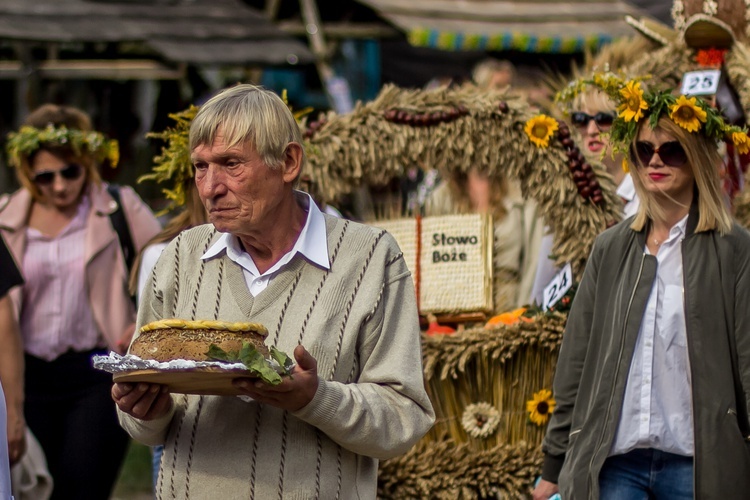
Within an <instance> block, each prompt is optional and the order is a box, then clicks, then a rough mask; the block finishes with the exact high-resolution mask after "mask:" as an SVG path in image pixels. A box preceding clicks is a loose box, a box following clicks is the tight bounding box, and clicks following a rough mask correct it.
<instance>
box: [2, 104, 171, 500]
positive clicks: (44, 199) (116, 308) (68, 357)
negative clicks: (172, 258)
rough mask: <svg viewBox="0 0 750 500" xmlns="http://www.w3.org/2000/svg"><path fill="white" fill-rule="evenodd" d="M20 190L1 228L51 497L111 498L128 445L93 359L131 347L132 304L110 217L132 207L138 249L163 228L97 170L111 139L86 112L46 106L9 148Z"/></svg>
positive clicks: (6, 202) (110, 155)
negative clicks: (17, 276)
mask: <svg viewBox="0 0 750 500" xmlns="http://www.w3.org/2000/svg"><path fill="white" fill-rule="evenodd" d="M8 152H9V157H10V161H11V163H12V164H13V165H14V166H15V170H16V174H17V177H18V180H19V182H20V183H21V185H22V188H21V189H20V190H18V191H17V192H15V193H13V194H12V195H9V196H8V195H7V196H5V197H3V198H2V199H1V200H0V233H2V236H3V237H4V238H5V240H6V241H7V243H8V247H9V248H10V250H11V253H12V254H13V256H14V258H15V260H16V262H18V265H19V267H20V268H21V270H22V273H23V275H24V279H25V284H24V286H23V287H19V288H17V289H16V290H13V291H12V292H11V298H12V299H13V304H14V307H15V312H16V314H17V317H18V319H19V324H20V327H21V334H22V336H23V342H24V350H25V360H24V361H25V365H26V369H25V403H24V413H25V417H26V421H27V423H28V426H29V427H30V428H31V430H32V432H33V433H34V434H35V435H36V437H37V438H38V440H39V442H40V444H41V445H42V448H43V449H44V452H45V455H46V457H47V463H48V466H49V470H50V472H51V474H52V477H53V480H54V492H53V497H52V498H59V499H71V498H91V499H107V498H109V495H110V492H111V489H112V485H113V484H114V482H115V480H116V476H117V472H118V470H119V466H120V463H121V461H122V458H123V456H124V453H125V449H126V447H127V443H128V439H127V436H126V434H125V433H124V431H122V430H121V428H120V426H119V424H118V422H117V417H116V414H115V408H114V405H112V401H111V399H110V396H109V392H110V387H111V383H112V380H111V376H110V375H109V374H107V373H105V372H99V371H98V370H95V369H94V368H93V367H92V365H91V356H92V355H94V354H102V353H106V352H108V351H109V350H119V351H122V350H123V348H122V347H121V346H122V345H124V346H127V345H128V341H129V338H130V336H131V335H132V332H133V328H134V323H135V308H134V306H133V303H132V301H131V298H130V296H129V294H128V291H127V274H128V271H127V265H126V260H125V257H124V256H123V251H122V247H121V244H120V242H119V239H118V233H117V232H116V230H115V229H114V227H113V225H112V222H111V219H110V214H112V213H113V212H116V211H117V210H119V209H120V208H121V209H122V210H123V212H124V215H125V219H126V220H127V223H128V224H127V225H128V228H129V231H130V235H131V240H132V243H133V247H134V250H135V251H139V250H140V249H141V247H142V246H143V245H145V243H146V242H147V241H148V240H149V239H151V238H152V237H153V236H154V235H155V234H156V233H158V232H159V229H160V227H159V223H158V222H157V220H156V218H155V217H154V216H153V214H152V213H151V211H150V210H149V208H148V207H147V206H146V205H145V204H144V203H143V201H142V200H141V199H140V198H139V197H138V195H137V194H135V192H134V191H133V190H132V189H130V188H128V187H122V188H120V189H119V198H120V203H119V204H118V202H117V201H115V199H114V198H113V197H112V195H111V194H110V192H109V191H108V190H107V186H106V184H104V183H103V182H102V181H101V179H100V177H99V173H98V170H97V168H98V163H99V162H100V161H103V160H105V159H108V160H109V161H111V162H116V161H117V149H116V143H114V141H109V140H107V139H105V138H104V136H102V134H100V133H98V132H94V131H92V128H91V121H90V119H89V117H88V116H87V115H86V114H85V113H84V112H82V111H80V110H78V109H75V108H71V107H65V106H56V105H51V104H47V105H44V106H42V107H40V108H38V109H37V110H35V111H34V112H33V113H31V115H30V116H29V117H28V118H27V120H26V122H25V125H24V126H23V127H21V129H20V130H19V131H18V132H17V133H14V134H11V135H10V137H9V141H8Z"/></svg>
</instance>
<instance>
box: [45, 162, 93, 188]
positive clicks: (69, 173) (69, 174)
mask: <svg viewBox="0 0 750 500" xmlns="http://www.w3.org/2000/svg"><path fill="white" fill-rule="evenodd" d="M82 173H83V168H82V167H81V166H80V165H79V164H77V163H71V164H70V165H68V166H67V167H65V168H62V169H60V170H45V171H43V172H37V173H36V174H34V184H36V185H37V186H49V185H50V184H52V183H53V182H54V181H55V176H56V175H57V174H60V176H61V177H62V178H63V179H66V180H69V181H73V180H76V179H78V178H79V177H80V176H81V174H82Z"/></svg>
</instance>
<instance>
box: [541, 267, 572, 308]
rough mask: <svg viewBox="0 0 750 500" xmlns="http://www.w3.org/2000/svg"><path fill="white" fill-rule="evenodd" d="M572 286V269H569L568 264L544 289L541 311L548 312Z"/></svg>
mask: <svg viewBox="0 0 750 500" xmlns="http://www.w3.org/2000/svg"><path fill="white" fill-rule="evenodd" d="M571 286H573V268H572V267H570V262H568V263H567V264H565V267H563V268H562V270H561V271H560V272H559V273H557V274H556V275H555V277H554V278H552V281H550V282H549V285H547V286H546V287H544V302H542V309H544V310H545V311H549V309H550V308H551V307H552V306H554V305H555V304H557V302H558V301H559V300H560V299H561V298H563V296H564V295H565V292H567V291H568V290H570V287H571Z"/></svg>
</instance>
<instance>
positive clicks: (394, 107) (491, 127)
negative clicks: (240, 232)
mask: <svg viewBox="0 0 750 500" xmlns="http://www.w3.org/2000/svg"><path fill="white" fill-rule="evenodd" d="M535 116H537V113H535V112H534V110H533V109H532V108H531V107H530V106H529V104H528V103H527V102H526V101H525V100H524V99H522V98H521V97H518V96H514V95H511V94H509V93H507V92H505V91H497V90H490V91H488V90H481V89H479V88H477V87H475V86H472V85H464V86H461V87H456V88H447V87H442V88H437V89H430V90H412V89H402V88H399V87H397V86H394V85H386V86H384V87H383V89H382V90H381V92H380V93H379V95H378V96H377V97H376V98H375V99H374V100H373V101H371V102H367V103H358V104H357V105H356V107H355V109H354V110H353V111H352V112H351V113H348V114H342V115H338V114H335V113H333V112H329V113H327V114H325V115H321V116H319V117H318V118H317V119H315V120H313V121H311V122H308V123H306V130H305V137H306V139H305V142H306V146H307V147H306V149H307V151H308V162H307V166H306V171H305V172H304V174H305V175H307V176H309V177H310V178H311V179H313V181H315V182H316V183H317V184H318V185H320V186H324V187H321V190H322V195H323V197H324V198H325V199H326V200H327V201H331V200H333V199H335V198H336V196H338V195H341V194H344V193H349V192H351V191H353V190H354V189H356V188H357V187H359V186H363V185H365V186H384V185H387V184H388V183H389V182H390V181H392V180H393V179H395V178H397V177H400V176H403V175H405V173H406V171H407V169H408V168H410V167H417V166H420V167H427V168H435V169H437V170H438V171H440V172H441V174H442V175H443V176H444V177H448V176H449V175H450V174H451V173H453V172H456V171H458V172H464V173H465V172H468V171H469V170H471V169H473V168H479V169H481V170H482V171H484V172H485V173H486V174H487V175H489V176H505V177H508V178H511V179H515V180H517V181H518V182H519V184H520V187H521V190H522V193H523V195H524V197H526V198H530V199H533V200H535V201H536V202H537V204H538V206H539V210H540V213H541V214H542V217H543V219H544V222H545V223H546V224H547V225H548V226H549V227H550V228H551V230H552V231H553V232H554V234H555V242H554V246H553V254H554V255H555V258H556V261H557V262H558V263H559V264H563V263H565V262H571V264H572V265H573V270H574V273H575V274H576V276H578V277H580V273H581V272H582V270H583V265H584V263H585V260H586V258H587V257H588V253H589V251H590V249H591V245H592V244H593V241H594V238H595V237H596V235H598V234H599V233H600V232H601V231H603V230H604V229H606V228H607V227H608V226H609V225H611V224H614V223H615V222H617V221H619V220H620V217H621V216H620V213H621V201H620V199H619V198H618V197H617V196H616V195H615V189H616V187H615V184H614V181H613V180H612V178H611V177H610V176H609V175H608V174H607V173H606V169H605V168H604V167H603V166H602V165H601V164H599V163H596V162H588V161H587V160H586V159H585V158H584V157H583V155H582V154H581V152H580V151H579V150H578V148H577V146H576V145H575V144H574V142H573V139H572V138H571V136H570V132H569V130H568V129H567V127H566V126H565V125H564V124H560V123H559V122H557V121H556V120H554V119H552V118H550V119H549V120H548V121H546V122H544V123H535V124H532V128H531V130H532V135H533V131H534V130H536V131H537V132H538V133H539V134H541V135H540V136H539V139H538V141H536V143H535V142H534V141H532V140H530V136H529V132H526V131H525V129H526V128H528V126H529V120H532V119H533V118H534V117H535ZM542 129H544V130H542ZM547 131H549V132H550V133H549V134H548V133H547ZM540 143H544V144H545V146H544V147H540ZM584 188H585V189H584Z"/></svg>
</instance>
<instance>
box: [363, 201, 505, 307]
mask: <svg viewBox="0 0 750 500" xmlns="http://www.w3.org/2000/svg"><path fill="white" fill-rule="evenodd" d="M373 225H376V226H378V227H382V228H383V229H385V230H387V231H388V232H390V233H391V234H392V235H393V236H394V238H396V241H397V242H398V244H399V246H400V247H401V251H402V252H403V253H404V259H405V260H406V264H407V266H409V269H410V270H411V272H412V277H413V278H414V279H415V286H416V288H417V290H418V291H419V306H420V312H421V313H440V312H476V311H486V312H489V311H492V306H493V304H492V248H493V230H492V219H491V217H489V216H486V215H479V214H471V215H445V216H439V217H424V218H422V219H421V221H419V223H418V222H417V220H416V219H402V220H394V221H378V222H376V223H374V224H373ZM417 247H418V248H417Z"/></svg>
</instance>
